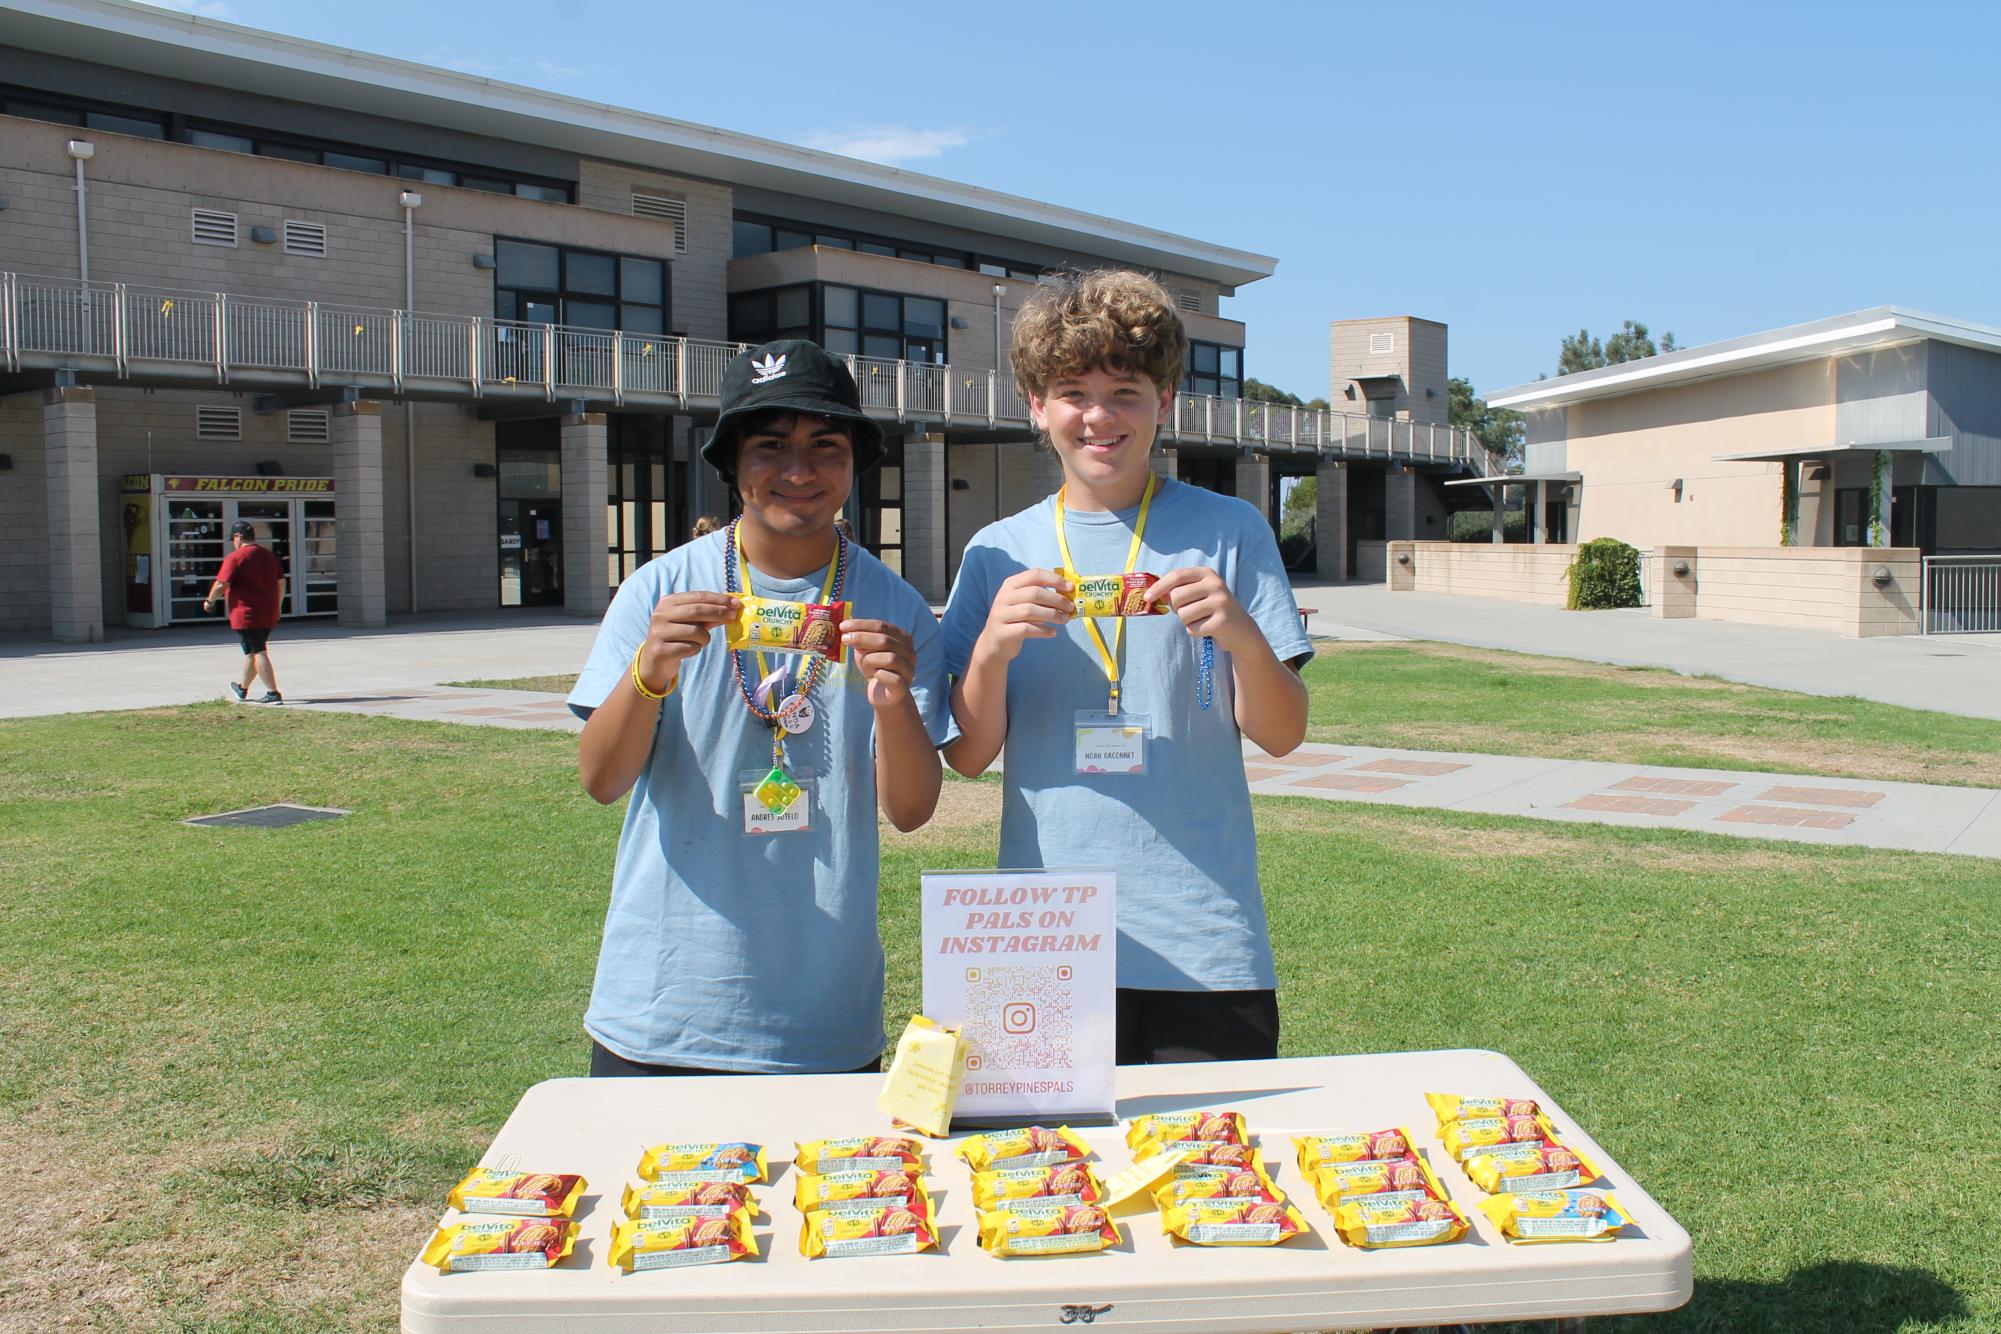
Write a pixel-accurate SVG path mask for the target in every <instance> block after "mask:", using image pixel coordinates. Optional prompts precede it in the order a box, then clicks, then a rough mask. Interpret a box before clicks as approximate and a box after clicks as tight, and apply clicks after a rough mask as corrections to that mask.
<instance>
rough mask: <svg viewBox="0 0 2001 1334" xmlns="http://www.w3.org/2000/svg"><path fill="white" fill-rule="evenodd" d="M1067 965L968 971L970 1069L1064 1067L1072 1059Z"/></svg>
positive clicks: (967, 1009)
mask: <svg viewBox="0 0 2001 1334" xmlns="http://www.w3.org/2000/svg"><path fill="white" fill-rule="evenodd" d="M1072 972H1073V970H1072V969H1071V968H1070V966H1069V965H1068V964H1057V965H1044V966H1042V967H1034V966H1028V965H1023V966H1020V967H1013V966H1003V967H999V968H991V967H982V968H968V969H967V970H966V1013H967V1014H968V1015H971V1016H973V1017H972V1018H970V1019H968V1020H967V1021H966V1030H965V1031H966V1036H967V1038H969V1039H970V1040H971V1052H970V1054H969V1055H968V1057H967V1060H966V1067H967V1069H969V1070H977V1069H979V1068H981V1067H982V1066H984V1065H987V1064H989V1063H992V1064H995V1065H1000V1066H1005V1067H1007V1068H1010V1069H1014V1070H1048V1069H1060V1068H1063V1067H1067V1066H1069V1065H1070V1064H1072V1062H1071V1059H1070V980H1071V974H1072Z"/></svg>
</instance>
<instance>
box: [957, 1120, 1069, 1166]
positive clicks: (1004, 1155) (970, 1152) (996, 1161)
mask: <svg viewBox="0 0 2001 1334" xmlns="http://www.w3.org/2000/svg"><path fill="white" fill-rule="evenodd" d="M1090 1156H1091V1150H1090V1149H1089V1148H1088V1147H1087V1146H1086V1145H1085V1143H1084V1141H1083V1140H1081V1139H1079V1138H1078V1137H1077V1134H1076V1132H1075V1131H1073V1130H1071V1129H1070V1127H1068V1126H1057V1127H1056V1128H1055V1129H1054V1130H1051V1129H1049V1128H1048V1127H1046V1126H1023V1127H1021V1128H1019V1129H1016V1130H990V1131H988V1132H987V1133H986V1134H984V1135H975V1136H973V1137H972V1138H971V1139H969V1140H967V1141H966V1142H965V1143H964V1144H961V1145H960V1146H959V1157H960V1158H961V1159H963V1160H964V1161H965V1164H966V1166H968V1167H970V1168H972V1169H973V1170H974V1171H975V1172H986V1171H992V1170H995V1169H999V1168H1013V1167H1048V1166H1050V1165H1051V1164H1053V1163H1061V1162H1069V1161H1075V1160H1079V1159H1084V1158H1088V1157H1090Z"/></svg>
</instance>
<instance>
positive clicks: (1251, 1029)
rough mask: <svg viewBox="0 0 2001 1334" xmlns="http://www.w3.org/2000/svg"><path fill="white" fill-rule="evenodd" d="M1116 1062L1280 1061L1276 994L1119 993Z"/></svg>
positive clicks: (1127, 989) (1131, 990)
mask: <svg viewBox="0 0 2001 1334" xmlns="http://www.w3.org/2000/svg"><path fill="white" fill-rule="evenodd" d="M1118 1004H1119V1024H1118V1032H1119V1038H1118V1063H1119V1064H1120V1065H1168V1064H1172V1063H1174V1062H1177V1061H1270V1060H1276V1059H1277V1057H1278V993H1277V992H1276V991H1141V990H1139V989H1137V988H1134V987H1120V988H1119V990H1118Z"/></svg>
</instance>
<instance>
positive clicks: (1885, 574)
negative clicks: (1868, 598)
mask: <svg viewBox="0 0 2001 1334" xmlns="http://www.w3.org/2000/svg"><path fill="white" fill-rule="evenodd" d="M1869 578H1870V579H1872V580H1873V581H1874V582H1875V584H1876V587H1878V588H1883V587H1887V586H1888V584H1889V582H1890V567H1889V566H1887V565H1878V566H1877V567H1876V568H1875V569H1873V570H1871V571H1869Z"/></svg>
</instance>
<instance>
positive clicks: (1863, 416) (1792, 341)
mask: <svg viewBox="0 0 2001 1334" xmlns="http://www.w3.org/2000/svg"><path fill="white" fill-rule="evenodd" d="M1487 401H1488V403H1489V404H1490V405H1492V406H1494V407H1505V408H1513V409H1515V410H1516V411H1519V412H1522V413H1523V414H1525V416H1526V419H1527V421H1526V427H1527V440H1526V451H1525V458H1524V467H1523V469H1522V471H1521V472H1520V473H1519V474H1517V475H1514V476H1509V477H1506V478H1488V479H1483V480H1478V481H1468V480H1454V481H1448V482H1446V483H1445V484H1444V489H1446V490H1448V491H1455V490H1457V491H1470V492H1474V493H1479V492H1486V493H1490V494H1494V495H1504V494H1506V493H1513V494H1512V496H1511V497H1509V498H1510V499H1511V500H1514V501H1515V503H1518V504H1519V503H1522V502H1524V501H1525V502H1526V504H1525V508H1526V509H1527V511H1528V514H1529V518H1530V523H1529V533H1528V537H1529V541H1528V542H1527V543H1526V544H1512V545H1505V546H1504V545H1499V544H1498V527H1497V531H1496V537H1497V542H1496V544H1493V545H1486V544H1472V545H1467V544H1454V545H1451V546H1446V545H1443V544H1438V545H1432V544H1424V543H1418V544H1412V545H1409V546H1406V547H1401V548H1393V549H1392V552H1391V557H1392V559H1391V561H1390V565H1391V568H1390V571H1389V579H1390V582H1391V584H1392V586H1393V587H1402V588H1412V589H1419V590H1429V591H1450V592H1460V593H1472V594H1480V595H1485V596H1492V597H1500V598H1509V599H1515V600H1522V601H1530V602H1543V603H1548V604H1553V605H1562V603H1563V601H1564V597H1565V593H1566V582H1565V574H1564V572H1565V570H1566V569H1567V568H1568V566H1569V564H1570V562H1571V561H1572V559H1573V558H1574V557H1575V555H1576V550H1577V544H1578V543H1581V542H1588V541H1590V540H1592V539H1594V538H1600V537H1613V538H1617V539H1619V540H1620V541H1622V542H1625V543H1627V544H1629V545H1631V546H1634V547H1637V548H1639V549H1640V551H1641V552H1642V555H1643V563H1644V567H1645V583H1646V596H1647V598H1648V601H1649V603H1650V605H1651V606H1652V608H1653V611H1654V613H1655V614H1656V615H1661V616H1693V617H1702V618H1706V619H1715V620H1730V621H1748V622H1756V623H1760V624H1771V625H1793V626H1801V627H1808V628H1815V629H1822V630H1828V631H1833V632H1836V633H1840V634H1846V635H1854V636H1869V635H1885V634H1908V633H1913V632H1919V631H1923V630H1930V631H1932V632H1935V633H1936V632H1941V631H1960V630H1964V631H1994V630H2001V329H1997V328H1993V327H1991V326H1988V325H1982V324H1975V323H1972V322H1970V321H1966V320H1960V319H1953V318H1949V317H1945V316H1939V315H1930V314H1925V313H1922V312H1918V311H1912V310H1906V309H1902V308H1899V307H1893V306H1879V307H1875V308H1873V309H1869V310H1862V311H1856V312H1854V313H1852V314H1846V315H1837V316H1834V317H1831V318H1828V319H1822V320H1815V321H1812V322H1809V323H1805V324H1796V325H1791V326H1788V327H1786V328H1782V329H1773V330H1769V331H1767V332H1763V333H1756V334H1750V335H1747V336H1745V337H1741V338H1734V339H1729V340H1727V341H1724V342H1718V343H1709V344H1704V345H1702V346H1700V347H1690V348H1682V349H1679V350H1677V351H1674V352H1670V353H1665V354H1662V355H1660V356H1654V357H1647V358H1644V359H1642V360H1638V361H1629V362H1625V363H1623V364H1620V365H1615V366H1606V367H1602V368H1600V369H1597V370H1591V371H1584V372H1580V373H1577V374H1573V375H1563V376H1558V377H1556V378H1555V379H1549V380H1538V381H1535V382H1534V383H1532V384H1525V385H1520V386H1518V387H1515V388H1512V389H1504V390H1501V391H1500V392H1498V393H1495V394H1491V395H1489V397H1488V399H1487Z"/></svg>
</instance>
